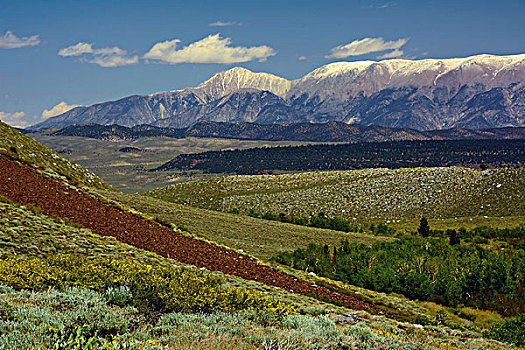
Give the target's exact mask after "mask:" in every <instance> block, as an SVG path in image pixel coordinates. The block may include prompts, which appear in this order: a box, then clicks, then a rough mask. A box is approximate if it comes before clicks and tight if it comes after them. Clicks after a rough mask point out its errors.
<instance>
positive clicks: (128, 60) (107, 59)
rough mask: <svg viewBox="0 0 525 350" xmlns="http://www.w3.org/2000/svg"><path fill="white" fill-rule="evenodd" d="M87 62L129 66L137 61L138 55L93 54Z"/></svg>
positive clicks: (111, 65) (100, 64)
mask: <svg viewBox="0 0 525 350" xmlns="http://www.w3.org/2000/svg"><path fill="white" fill-rule="evenodd" d="M88 62H89V63H95V64H98V65H99V66H101V67H119V66H129V65H132V64H137V63H139V56H132V57H126V56H120V55H104V56H95V57H94V58H93V59H91V60H89V61H88Z"/></svg>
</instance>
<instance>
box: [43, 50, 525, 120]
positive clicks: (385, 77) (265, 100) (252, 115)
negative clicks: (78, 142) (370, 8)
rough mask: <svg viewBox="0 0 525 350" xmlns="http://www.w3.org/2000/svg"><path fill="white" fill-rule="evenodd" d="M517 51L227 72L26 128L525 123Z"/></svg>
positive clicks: (522, 65) (523, 60) (522, 58)
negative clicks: (290, 75)
mask: <svg viewBox="0 0 525 350" xmlns="http://www.w3.org/2000/svg"><path fill="white" fill-rule="evenodd" d="M524 82H525V54H522V55H513V56H494V55H478V56H472V57H467V58H453V59H424V60H405V59H392V60H384V61H378V62H376V61H361V62H337V63H331V64H328V65H325V66H323V67H320V68H318V69H316V70H314V71H313V72H311V73H309V74H307V75H305V76H304V77H302V78H300V79H297V80H294V81H288V80H286V79H284V78H280V77H277V76H275V75H271V74H267V73H253V72H251V71H249V70H247V69H244V68H239V67H236V68H233V69H230V70H228V71H226V72H221V73H218V74H216V75H214V76H213V77H212V78H210V79H209V80H207V81H205V82H203V83H202V84H200V85H199V86H197V87H196V88H186V89H182V90H176V91H169V92H162V93H157V94H153V95H142V96H130V97H126V98H123V99H121V100H118V101H112V102H106V103H101V104H96V105H93V106H89V107H77V108H75V109H72V110H71V111H68V112H66V113H64V114H62V115H59V116H56V117H53V118H50V119H48V120H46V121H44V122H42V123H40V124H37V125H35V126H34V128H51V127H60V128H62V127H65V126H68V125H72V124H84V123H97V124H105V125H110V124H119V125H123V126H134V125H139V124H152V125H157V126H169V127H176V128H182V127H188V126H191V125H194V124H196V123H197V122H199V121H202V120H207V121H217V122H254V123H260V124H273V123H298V122H314V123H319V122H327V121H341V122H345V123H349V124H363V125H379V126H385V127H400V128H413V129H417V130H432V129H447V128H452V127H462V128H473V129H482V128H494V127H508V126H514V127H515V126H525V84H524Z"/></svg>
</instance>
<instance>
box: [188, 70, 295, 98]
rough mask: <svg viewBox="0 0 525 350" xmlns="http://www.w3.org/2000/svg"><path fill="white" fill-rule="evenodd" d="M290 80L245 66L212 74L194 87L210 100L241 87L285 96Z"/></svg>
mask: <svg viewBox="0 0 525 350" xmlns="http://www.w3.org/2000/svg"><path fill="white" fill-rule="evenodd" d="M290 84H291V83H290V81H288V80H287V79H284V78H281V77H278V76H276V75H273V74H270V73H254V72H252V71H250V70H249V69H246V68H243V67H235V68H232V69H229V70H227V71H224V72H220V73H217V74H215V75H214V76H212V77H211V78H210V79H208V80H206V81H205V82H203V83H201V84H200V85H199V86H197V87H196V88H194V90H195V91H198V92H199V93H201V94H204V95H205V96H206V97H207V98H208V99H209V100H217V99H219V98H221V97H223V96H226V95H229V94H231V93H232V92H235V91H237V90H240V89H257V90H265V91H270V92H271V93H273V94H275V95H277V96H280V97H284V96H286V93H287V92H288V90H289V89H290Z"/></svg>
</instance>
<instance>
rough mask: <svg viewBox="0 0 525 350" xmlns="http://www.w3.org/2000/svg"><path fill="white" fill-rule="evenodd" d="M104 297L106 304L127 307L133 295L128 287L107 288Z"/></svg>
mask: <svg viewBox="0 0 525 350" xmlns="http://www.w3.org/2000/svg"><path fill="white" fill-rule="evenodd" d="M104 297H105V298H106V300H107V301H108V303H110V304H113V305H118V306H125V305H128V304H129V303H130V302H131V301H132V300H133V294H132V293H131V291H130V290H129V287H128V286H119V287H115V288H114V287H109V288H108V290H106V293H104Z"/></svg>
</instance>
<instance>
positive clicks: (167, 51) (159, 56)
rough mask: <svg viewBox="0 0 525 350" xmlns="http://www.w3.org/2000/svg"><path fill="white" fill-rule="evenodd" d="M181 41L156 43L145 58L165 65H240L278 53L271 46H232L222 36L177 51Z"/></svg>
mask: <svg viewBox="0 0 525 350" xmlns="http://www.w3.org/2000/svg"><path fill="white" fill-rule="evenodd" d="M180 42H181V41H180V40H179V39H174V40H167V41H163V42H159V43H156V44H155V45H153V47H152V48H151V49H150V50H149V51H148V52H147V53H146V54H145V55H144V56H143V57H144V58H146V59H152V60H159V61H162V62H164V63H169V64H177V63H224V64H230V63H240V62H248V61H253V60H259V62H264V61H266V59H267V58H268V57H270V56H275V55H276V54H277V51H275V50H274V49H272V48H271V47H269V46H266V45H263V46H252V47H243V46H231V39H230V38H221V37H220V34H215V35H209V36H207V37H206V38H204V39H202V40H199V41H196V42H194V43H191V44H189V45H188V46H185V47H183V48H181V49H177V45H178V44H179V43H180Z"/></svg>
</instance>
